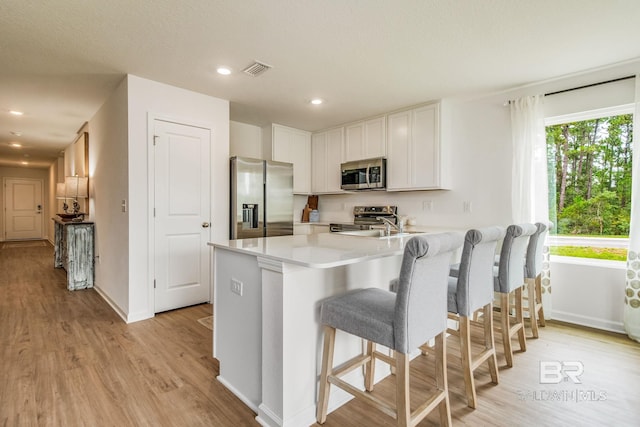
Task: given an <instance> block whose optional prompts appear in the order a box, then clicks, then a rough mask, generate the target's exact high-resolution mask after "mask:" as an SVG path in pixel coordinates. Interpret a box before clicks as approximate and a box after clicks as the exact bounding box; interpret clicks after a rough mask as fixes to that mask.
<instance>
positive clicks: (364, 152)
mask: <svg viewBox="0 0 640 427" xmlns="http://www.w3.org/2000/svg"><path fill="white" fill-rule="evenodd" d="M385 119H386V118H385V117H384V116H382V117H378V118H375V119H370V120H364V121H361V122H357V123H353V124H349V125H346V126H345V141H344V161H345V162H350V161H353V160H362V159H371V158H374V157H384V156H385V155H386V154H387V150H386V120H385Z"/></svg>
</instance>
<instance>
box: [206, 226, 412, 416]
mask: <svg viewBox="0 0 640 427" xmlns="http://www.w3.org/2000/svg"><path fill="white" fill-rule="evenodd" d="M411 237H412V236H405V237H391V238H377V237H362V236H349V235H340V234H337V233H321V234H312V235H295V236H280V237H268V238H258V239H244V240H232V241H224V242H216V243H210V246H212V248H213V255H214V264H213V269H214V290H215V291H214V298H213V302H214V329H213V330H214V332H213V349H214V357H216V358H217V359H218V360H219V362H220V375H219V376H218V377H217V379H218V381H220V382H221V383H222V384H224V385H225V386H226V387H227V388H228V389H229V390H231V391H232V392H233V393H234V394H235V395H236V396H238V397H239V398H240V399H241V400H242V401H243V402H244V403H245V404H247V405H248V406H249V407H250V408H252V409H253V410H254V411H255V412H257V414H258V415H257V417H256V419H257V421H258V422H260V423H261V424H262V425H267V426H305V427H306V426H308V425H311V424H313V423H315V411H316V400H317V387H318V376H319V374H320V360H321V348H322V326H321V325H320V323H319V321H318V319H319V313H320V304H321V303H322V301H323V300H324V299H326V298H328V297H330V296H332V295H336V294H339V293H343V292H346V291H349V290H352V289H360V288H366V287H376V288H381V289H388V287H389V281H390V280H391V279H393V278H395V277H397V276H398V274H399V271H400V264H401V262H402V253H403V250H404V245H405V244H406V242H407V241H408V240H409V239H410V238H411ZM361 345H362V344H361V340H360V339H358V338H356V337H353V336H346V334H345V335H342V334H339V335H338V337H337V344H336V350H335V352H336V353H335V362H336V364H339V363H342V362H343V361H346V360H347V359H349V358H350V357H352V356H354V355H357V354H359V353H360V352H361V350H362V347H361ZM388 373H389V370H388V368H387V367H385V366H384V365H380V366H379V367H378V369H376V378H377V379H378V380H379V379H381V378H383V377H384V376H386V375H388ZM350 375H351V376H352V378H351V380H352V381H354V383H355V384H358V383H362V373H361V372H360V370H355V371H354V372H352V373H351V374H350ZM349 398H350V395H348V394H347V393H345V392H343V391H341V390H339V389H337V388H335V387H334V388H333V389H332V392H331V398H330V401H329V410H330V411H331V410H334V409H335V408H337V407H339V406H340V405H342V404H344V403H345V402H346V401H348V400H349Z"/></svg>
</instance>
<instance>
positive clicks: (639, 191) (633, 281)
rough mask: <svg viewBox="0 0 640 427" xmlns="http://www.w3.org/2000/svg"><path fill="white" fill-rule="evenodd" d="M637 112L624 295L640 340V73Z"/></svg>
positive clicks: (627, 321) (632, 331)
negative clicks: (639, 199)
mask: <svg viewBox="0 0 640 427" xmlns="http://www.w3.org/2000/svg"><path fill="white" fill-rule="evenodd" d="M635 103H636V106H635V111H634V114H633V136H634V138H633V139H634V140H633V159H632V163H631V165H632V171H633V172H632V178H631V179H632V184H631V226H630V230H629V252H628V254H627V281H626V289H625V298H624V329H625V331H627V334H628V335H629V337H630V338H632V339H634V340H636V341H640V202H639V201H638V197H639V196H640V141H639V140H640V138H638V137H637V135H640V75H636V97H635Z"/></svg>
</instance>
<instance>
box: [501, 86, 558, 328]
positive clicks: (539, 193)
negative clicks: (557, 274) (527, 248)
mask: <svg viewBox="0 0 640 427" xmlns="http://www.w3.org/2000/svg"><path fill="white" fill-rule="evenodd" d="M543 100H544V95H535V96H527V97H523V98H520V99H517V100H515V101H511V103H510V105H511V135H512V145H513V164H512V172H513V173H512V179H513V187H512V189H511V211H512V218H513V222H514V223H523V222H529V223H535V222H545V223H548V222H549V197H548V194H549V187H548V179H547V142H546V132H545V127H544V108H543ZM543 253H544V259H543V264H542V265H543V268H542V304H543V306H544V310H545V312H546V313H547V316H548V315H549V314H551V275H550V271H549V265H550V264H549V248H548V246H547V245H545V247H544V252H543Z"/></svg>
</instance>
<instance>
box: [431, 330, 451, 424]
mask: <svg viewBox="0 0 640 427" xmlns="http://www.w3.org/2000/svg"><path fill="white" fill-rule="evenodd" d="M435 341H436V343H435V344H436V387H437V388H438V390H442V391H443V392H444V399H442V402H440V404H439V405H438V410H439V412H440V424H441V425H443V426H450V425H451V406H450V405H449V385H448V382H447V342H446V341H445V332H441V333H440V334H438V335H437V336H436V340H435Z"/></svg>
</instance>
